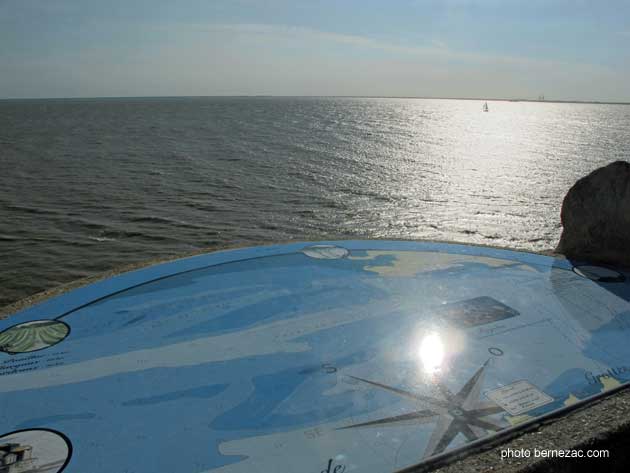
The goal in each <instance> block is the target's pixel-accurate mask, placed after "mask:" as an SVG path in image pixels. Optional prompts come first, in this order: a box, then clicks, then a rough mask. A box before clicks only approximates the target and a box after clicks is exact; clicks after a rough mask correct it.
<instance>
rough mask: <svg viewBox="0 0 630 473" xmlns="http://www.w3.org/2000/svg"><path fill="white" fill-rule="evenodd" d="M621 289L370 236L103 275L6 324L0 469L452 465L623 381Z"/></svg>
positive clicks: (554, 267) (580, 271) (628, 317)
mask: <svg viewBox="0 0 630 473" xmlns="http://www.w3.org/2000/svg"><path fill="white" fill-rule="evenodd" d="M626 276H627V274H624V273H623V272H622V271H619V270H616V269H615V268H603V267H597V266H592V265H588V264H586V263H580V262H572V261H568V260H564V259H556V258H552V257H547V256H541V255H535V254H528V253H522V252H515V251H507V250H498V249H493V248H486V247H475V246H466V245H456V244H444V243H425V242H404V241H378V240H376V241H340V242H321V243H295V244H289V245H277V246H268V247H256V248H247V249H239V250H231V251H223V252H216V253H210V254H206V255H201V256H195V257H191V258H184V259H180V260H176V261H173V262H169V263H164V264H161V265H156V266H152V267H149V268H145V269H141V270H138V271H133V272H130V273H126V274H122V275H120V276H116V277H113V278H110V279H106V280H103V281H101V282H98V283H95V284H91V285H89V286H86V287H83V288H80V289H76V290H74V291H71V292H68V293H66V294H64V295H61V296H59V297H56V298H52V299H49V300H47V301H45V302H43V303H41V304H39V305H36V306H33V307H31V308H29V309H26V310H24V311H22V312H19V313H17V314H14V315H12V316H10V317H9V318H6V319H3V320H0V381H1V383H0V405H1V406H2V411H1V412H0V422H1V425H2V426H3V427H2V429H3V431H2V432H0V472H2V473H4V470H3V468H5V467H4V466H2V465H4V464H6V465H17V466H19V467H20V468H23V469H20V470H17V469H16V471H21V472H22V471H25V472H33V473H34V472H47V473H57V472H61V471H65V472H71V473H85V472H90V473H111V472H127V473H156V472H165V473H166V472H169V473H171V472H179V473H202V472H210V471H213V472H214V471H216V472H225V473H228V472H229V473H232V472H234V473H236V472H242V473H251V472H254V471H255V472H276V471H284V472H304V473H309V472H310V473H312V472H315V473H319V472H321V471H325V472H327V473H344V472H346V471H347V472H350V471H361V472H380V473H382V472H385V471H392V472H393V471H397V470H400V469H402V468H405V467H408V466H412V465H416V464H419V463H422V462H429V461H431V462H433V461H435V460H439V459H442V458H447V457H448V456H449V455H451V454H453V453H454V452H460V451H461V450H463V449H466V448H470V447H471V446H475V445H479V444H481V443H483V442H485V441H487V440H488V439H491V438H493V437H494V436H497V435H502V434H504V433H505V432H507V431H509V430H510V429H518V428H519V426H521V427H522V426H525V425H527V424H528V423H531V422H533V421H536V420H539V419H540V418H542V417H545V416H548V415H551V414H555V413H557V412H558V411H559V410H563V409H570V408H571V407H572V406H575V405H579V404H581V403H584V402H588V400H591V399H593V398H595V397H597V396H601V395H603V393H605V392H611V391H613V390H615V389H618V388H620V387H621V386H623V385H624V384H626V383H627V382H628V381H630V362H629V361H628V360H630V343H628V339H629V338H628V337H629V336H630V303H629V302H628V301H629V300H630V284H629V283H628V281H627V279H626ZM3 462H5V463H3ZM17 466H16V467H15V468H17ZM6 471H12V470H9V469H8V466H7V469H6Z"/></svg>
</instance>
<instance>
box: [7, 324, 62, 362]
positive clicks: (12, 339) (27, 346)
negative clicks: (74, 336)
mask: <svg viewBox="0 0 630 473" xmlns="http://www.w3.org/2000/svg"><path fill="white" fill-rule="evenodd" d="M69 333H70V327H69V326H68V325H67V324H65V323H64V322H60V321H58V320H36V321H34V322H24V323H21V324H18V325H14V326H13V327H9V328H8V329H6V330H4V331H2V332H0V351H4V352H6V353H10V354H14V353H28V352H31V351H36V350H42V349H44V348H48V347H51V346H53V345H56V344H57V343H59V342H60V341H62V340H63V339H64V338H66V337H67V336H68V334H69Z"/></svg>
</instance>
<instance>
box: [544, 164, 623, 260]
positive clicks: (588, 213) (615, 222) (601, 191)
mask: <svg viewBox="0 0 630 473" xmlns="http://www.w3.org/2000/svg"><path fill="white" fill-rule="evenodd" d="M560 218H561V220H562V226H563V227H564V229H563V231H562V236H561V237H560V243H559V244H558V248H557V249H556V251H557V252H558V253H562V254H564V255H565V256H567V257H569V258H576V259H582V260H587V261H592V262H599V263H608V264H612V265H616V266H630V164H629V163H627V162H624V161H617V162H614V163H612V164H609V165H608V166H605V167H603V168H599V169H596V170H595V171H593V172H592V173H590V174H589V175H588V176H586V177H583V178H582V179H580V180H579V181H577V182H576V183H575V184H574V185H573V187H571V189H569V192H568V193H567V195H566V196H565V198H564V201H563V202H562V213H561V215H560Z"/></svg>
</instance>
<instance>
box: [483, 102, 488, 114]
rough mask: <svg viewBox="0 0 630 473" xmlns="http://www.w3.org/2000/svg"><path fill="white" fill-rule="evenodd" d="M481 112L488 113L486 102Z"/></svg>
mask: <svg viewBox="0 0 630 473" xmlns="http://www.w3.org/2000/svg"><path fill="white" fill-rule="evenodd" d="M483 111H484V112H487V111H488V102H486V103H484V104H483Z"/></svg>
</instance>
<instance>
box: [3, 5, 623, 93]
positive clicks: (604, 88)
mask: <svg viewBox="0 0 630 473" xmlns="http://www.w3.org/2000/svg"><path fill="white" fill-rule="evenodd" d="M629 78H630V1H628V0H610V1H607V0H601V1H596V0H588V1H585V0H573V1H565V0H557V1H556V0H527V1H516V0H483V1H482V0H389V1H386V0H383V1H373V0H345V1H344V0H168V1H166V0H107V1H103V0H98V1H94V0H0V98H42V97H55V98H56V97H107V96H113V97H127V96H178V95H185V96H200V95H309V96H310V95H359V96H420V97H471V98H492V97H497V98H498V97H502V98H524V99H535V98H537V97H538V96H539V95H541V94H544V95H545V97H546V98H547V99H551V100H553V99H556V100H601V101H627V102H630V79H629Z"/></svg>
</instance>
